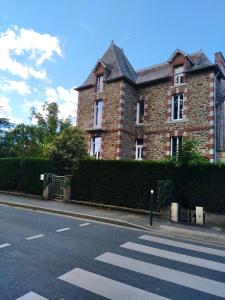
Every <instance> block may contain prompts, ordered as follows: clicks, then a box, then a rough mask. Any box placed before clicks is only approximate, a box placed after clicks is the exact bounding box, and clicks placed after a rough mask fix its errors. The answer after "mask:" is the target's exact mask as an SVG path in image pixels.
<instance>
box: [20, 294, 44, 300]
mask: <svg viewBox="0 0 225 300" xmlns="http://www.w3.org/2000/svg"><path fill="white" fill-rule="evenodd" d="M16 300H47V298H44V297H42V296H40V295H38V294H36V293H34V292H30V293H27V294H26V295H24V296H22V297H20V298H17V299H16Z"/></svg>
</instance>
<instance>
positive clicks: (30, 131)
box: [0, 102, 71, 157]
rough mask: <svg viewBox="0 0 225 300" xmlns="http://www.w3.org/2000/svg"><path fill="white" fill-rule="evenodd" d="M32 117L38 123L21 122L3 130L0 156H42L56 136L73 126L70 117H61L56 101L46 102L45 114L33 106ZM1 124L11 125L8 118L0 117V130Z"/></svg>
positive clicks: (0, 137)
mask: <svg viewBox="0 0 225 300" xmlns="http://www.w3.org/2000/svg"><path fill="white" fill-rule="evenodd" d="M31 119H36V121H37V125H26V124H19V125H17V126H16V127H15V128H13V129H12V130H10V131H9V130H8V131H7V130H4V131H3V130H2V133H4V135H3V134H2V135H1V134H0V156H22V157H28V156H29V157H32V156H33V157H37V156H39V157H41V156H43V155H44V154H45V152H46V149H47V148H49V147H50V146H51V143H52V142H53V141H54V139H55V138H56V136H58V135H59V134H60V133H61V132H62V131H63V130H64V129H65V128H67V127H69V126H71V122H70V120H69V119H66V120H62V119H60V118H59V109H58V105H57V103H55V102H52V103H50V104H48V103H45V104H44V105H43V114H42V113H40V112H37V111H36V110H35V108H32V110H31ZM1 124H2V127H3V125H4V126H5V127H6V126H9V122H8V121H7V119H0V130H1V128H2V127H1ZM0 133H1V131H0Z"/></svg>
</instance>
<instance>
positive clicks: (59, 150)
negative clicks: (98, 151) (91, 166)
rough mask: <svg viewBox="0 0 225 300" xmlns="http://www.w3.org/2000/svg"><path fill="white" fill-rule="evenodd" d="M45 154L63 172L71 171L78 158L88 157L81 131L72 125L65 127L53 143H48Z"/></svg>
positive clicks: (74, 167)
mask: <svg viewBox="0 0 225 300" xmlns="http://www.w3.org/2000/svg"><path fill="white" fill-rule="evenodd" d="M45 155H46V156H48V157H49V158H51V159H52V160H53V161H54V162H55V164H56V165H58V166H59V168H60V167H61V168H63V169H64V170H63V171H64V172H67V173H72V172H73V171H74V170H75V169H76V168H77V167H78V163H79V160H81V159H85V158H87V157H88V154H87V151H86V145H85V139H84V133H83V131H81V130H80V129H78V128H77V127H74V126H70V127H67V128H65V129H64V130H63V131H62V132H61V133H60V135H58V136H57V137H56V138H55V140H54V141H53V143H51V144H48V147H46V149H45Z"/></svg>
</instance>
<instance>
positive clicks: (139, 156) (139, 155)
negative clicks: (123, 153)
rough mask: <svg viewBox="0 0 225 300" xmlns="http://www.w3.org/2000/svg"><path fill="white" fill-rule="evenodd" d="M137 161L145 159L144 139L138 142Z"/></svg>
mask: <svg viewBox="0 0 225 300" xmlns="http://www.w3.org/2000/svg"><path fill="white" fill-rule="evenodd" d="M135 159H137V160H142V159H143V139H137V140H136V153H135Z"/></svg>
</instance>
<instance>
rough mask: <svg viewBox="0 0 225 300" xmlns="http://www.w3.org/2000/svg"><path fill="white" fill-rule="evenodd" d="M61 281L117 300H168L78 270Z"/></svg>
mask: <svg viewBox="0 0 225 300" xmlns="http://www.w3.org/2000/svg"><path fill="white" fill-rule="evenodd" d="M59 279H61V280H64V281H66V282H69V283H71V284H73V285H76V286H78V287H81V288H83V289H85V290H88V291H90V292H92V293H95V294H97V295H100V296H103V297H106V298H109V299H115V300H137V299H138V300H149V299H151V300H166V299H168V298H164V297H161V296H159V295H156V294H152V293H150V292H147V291H144V290H141V289H138V288H136V287H133V286H130V285H127V284H124V283H121V282H119V281H116V280H112V279H110V278H107V277H104V276H100V275H97V274H95V273H91V272H88V271H85V270H82V269H79V268H76V269H74V270H72V271H70V272H68V273H66V274H64V275H62V276H60V277H59Z"/></svg>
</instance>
